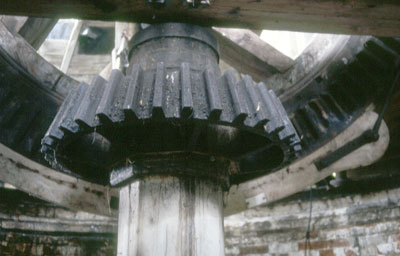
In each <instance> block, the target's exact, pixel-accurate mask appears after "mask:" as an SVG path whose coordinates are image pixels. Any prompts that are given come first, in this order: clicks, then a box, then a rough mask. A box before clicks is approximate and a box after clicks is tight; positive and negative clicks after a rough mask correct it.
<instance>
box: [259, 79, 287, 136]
mask: <svg viewBox="0 0 400 256" xmlns="http://www.w3.org/2000/svg"><path fill="white" fill-rule="evenodd" d="M257 88H258V90H259V92H260V95H261V98H262V101H263V103H264V105H265V106H266V110H267V111H269V113H268V119H269V122H268V123H267V129H266V130H267V132H268V133H270V134H275V133H276V134H278V133H279V132H280V131H282V130H283V129H284V128H285V125H284V123H283V121H282V118H281V117H280V116H279V114H278V113H279V112H278V109H277V107H276V106H275V104H274V101H273V99H272V96H271V95H270V93H269V92H268V90H267V88H266V86H265V84H264V83H259V84H258V85H257Z"/></svg>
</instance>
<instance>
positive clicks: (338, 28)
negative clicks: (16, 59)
mask: <svg viewBox="0 0 400 256" xmlns="http://www.w3.org/2000/svg"><path fill="white" fill-rule="evenodd" d="M399 13H400V1H397V0H383V1H377V0H352V1H350V0H343V1H336V0H324V1H316V0H280V1H277V0H263V1H247V0H235V1H233V0H215V1H211V5H210V6H209V7H207V8H199V9H196V8H191V7H190V6H188V5H186V6H185V5H183V4H182V1H172V0H170V1H166V4H164V5H162V6H157V7H154V6H153V5H151V4H149V3H148V1H145V0H99V1H94V0H90V1H78V0H62V1H61V0H32V1H31V2H30V3H29V4H26V1H25V0H2V1H1V8H0V14H8V15H23V16H38V17H57V18H79V19H95V20H118V21H131V22H147V23H153V22H165V21H176V22H189V23H196V24H200V25H205V26H221V27H244V28H250V29H277V30H293V31H308V32H322V33H339V34H363V35H379V36H400V15H399Z"/></svg>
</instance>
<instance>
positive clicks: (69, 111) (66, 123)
mask: <svg viewBox="0 0 400 256" xmlns="http://www.w3.org/2000/svg"><path fill="white" fill-rule="evenodd" d="M87 89H88V84H86V83H81V84H80V85H79V87H78V89H77V90H76V91H74V95H73V96H72V98H71V100H70V102H69V104H68V106H67V108H66V109H65V111H64V115H63V117H62V118H61V124H60V126H59V127H60V129H61V130H63V131H64V132H70V133H77V132H78V130H79V125H78V124H77V123H75V121H74V116H75V113H76V111H77V110H78V107H79V105H80V103H81V101H82V98H83V96H84V95H85V94H86V91H87Z"/></svg>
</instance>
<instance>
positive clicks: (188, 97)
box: [180, 62, 193, 118]
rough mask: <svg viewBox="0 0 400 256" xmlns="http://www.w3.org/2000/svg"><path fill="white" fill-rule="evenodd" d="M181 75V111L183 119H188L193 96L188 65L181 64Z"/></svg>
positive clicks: (190, 114) (191, 109)
mask: <svg viewBox="0 0 400 256" xmlns="http://www.w3.org/2000/svg"><path fill="white" fill-rule="evenodd" d="M180 75H181V85H182V88H181V101H182V102H181V111H182V117H183V118H189V117H191V116H192V115H193V96H192V83H191V78H190V65H189V63H186V62H184V63H182V64H181V67H180Z"/></svg>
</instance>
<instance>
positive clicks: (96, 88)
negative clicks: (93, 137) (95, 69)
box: [74, 76, 107, 129]
mask: <svg viewBox="0 0 400 256" xmlns="http://www.w3.org/2000/svg"><path fill="white" fill-rule="evenodd" d="M106 83H107V81H106V80H104V79H103V78H102V77H101V76H96V77H95V78H94V79H93V80H92V83H91V84H90V86H89V87H90V89H89V90H88V91H87V92H86V94H85V96H84V97H83V99H82V103H81V104H80V106H79V108H78V110H77V112H76V114H75V117H74V120H75V122H76V123H78V124H79V125H81V126H83V127H84V128H86V129H87V128H94V127H95V126H96V120H95V114H96V110H97V107H98V105H99V103H100V100H101V96H102V95H103V92H104V88H105V85H106Z"/></svg>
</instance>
